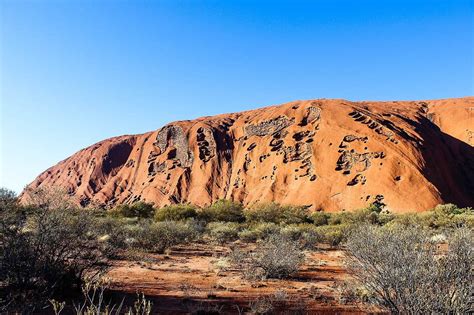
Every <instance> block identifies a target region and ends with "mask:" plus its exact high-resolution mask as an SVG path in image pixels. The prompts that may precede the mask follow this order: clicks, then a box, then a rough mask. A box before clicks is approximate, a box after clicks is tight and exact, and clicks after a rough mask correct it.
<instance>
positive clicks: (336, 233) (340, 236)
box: [316, 224, 351, 247]
mask: <svg viewBox="0 0 474 315" xmlns="http://www.w3.org/2000/svg"><path fill="white" fill-rule="evenodd" d="M350 227H351V225H349V224H339V225H326V226H319V227H316V233H318V235H320V237H321V239H322V240H323V241H324V242H325V243H327V244H329V245H330V246H331V247H337V246H339V245H340V244H341V243H342V242H344V241H345V240H346V239H347V235H348V232H349V230H350Z"/></svg>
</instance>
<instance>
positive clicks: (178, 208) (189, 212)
mask: <svg viewBox="0 0 474 315" xmlns="http://www.w3.org/2000/svg"><path fill="white" fill-rule="evenodd" d="M196 216H197V212H196V208H195V207H194V206H192V205H188V204H178V205H170V206H166V207H163V208H160V209H158V210H156V212H155V220H156V221H181V220H186V219H190V218H195V217H196Z"/></svg>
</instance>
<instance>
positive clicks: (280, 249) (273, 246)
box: [230, 234, 304, 279]
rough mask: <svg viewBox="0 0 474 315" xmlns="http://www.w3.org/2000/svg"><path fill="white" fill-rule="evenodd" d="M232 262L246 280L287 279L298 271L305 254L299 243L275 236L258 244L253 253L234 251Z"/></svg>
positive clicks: (231, 257) (282, 236) (279, 235)
mask: <svg viewBox="0 0 474 315" xmlns="http://www.w3.org/2000/svg"><path fill="white" fill-rule="evenodd" d="M230 260H231V262H232V264H234V265H235V266H236V267H237V268H239V269H241V270H242V271H243V274H244V276H245V277H246V278H249V279H258V278H262V279H266V278H287V277H289V276H291V275H292V274H294V273H295V272H297V271H298V269H299V267H300V265H301V264H302V263H303V260H304V254H303V252H302V250H301V248H300V245H299V243H298V242H297V241H294V240H292V239H290V238H288V237H286V236H284V235H281V234H275V235H273V236H271V237H269V238H268V239H266V240H263V241H260V242H259V243H257V247H256V249H255V250H254V251H253V252H250V251H246V252H244V251H241V250H239V249H234V250H233V252H232V254H231V256H230Z"/></svg>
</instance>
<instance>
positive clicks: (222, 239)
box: [207, 222, 239, 244]
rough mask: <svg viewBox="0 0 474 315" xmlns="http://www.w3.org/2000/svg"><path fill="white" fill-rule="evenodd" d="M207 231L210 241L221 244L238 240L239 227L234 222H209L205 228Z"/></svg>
mask: <svg viewBox="0 0 474 315" xmlns="http://www.w3.org/2000/svg"><path fill="white" fill-rule="evenodd" d="M207 231H208V234H209V237H210V238H211V239H212V240H214V241H216V242H218V243H220V244H223V243H226V242H232V241H235V240H236V239H237V238H238V234H239V225H238V224H237V223H235V222H211V223H209V224H208V226H207Z"/></svg>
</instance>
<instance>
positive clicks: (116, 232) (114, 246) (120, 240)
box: [96, 217, 129, 258]
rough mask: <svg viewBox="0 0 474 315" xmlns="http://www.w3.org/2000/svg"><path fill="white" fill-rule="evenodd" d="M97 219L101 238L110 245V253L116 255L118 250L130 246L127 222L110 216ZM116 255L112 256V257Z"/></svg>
mask: <svg viewBox="0 0 474 315" xmlns="http://www.w3.org/2000/svg"><path fill="white" fill-rule="evenodd" d="M96 221H97V227H96V229H97V232H98V234H99V235H100V238H99V240H101V241H102V242H104V243H106V244H107V245H108V246H110V250H109V251H107V252H108V253H111V254H114V255H116V254H118V252H117V250H120V249H126V248H127V247H128V243H127V239H128V238H129V231H128V229H127V223H126V222H124V221H122V220H118V219H115V218H110V217H104V218H97V219H96ZM116 257H117V256H112V257H110V258H116Z"/></svg>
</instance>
